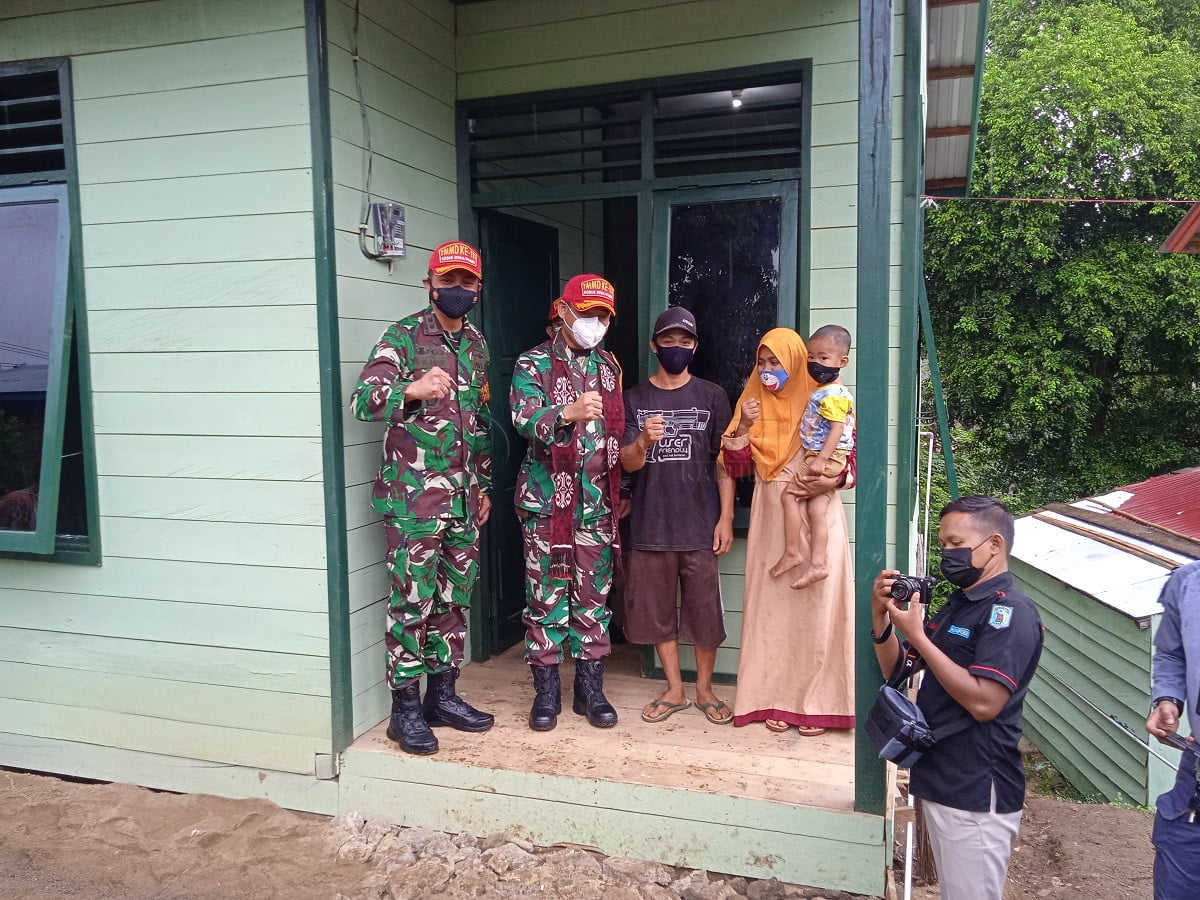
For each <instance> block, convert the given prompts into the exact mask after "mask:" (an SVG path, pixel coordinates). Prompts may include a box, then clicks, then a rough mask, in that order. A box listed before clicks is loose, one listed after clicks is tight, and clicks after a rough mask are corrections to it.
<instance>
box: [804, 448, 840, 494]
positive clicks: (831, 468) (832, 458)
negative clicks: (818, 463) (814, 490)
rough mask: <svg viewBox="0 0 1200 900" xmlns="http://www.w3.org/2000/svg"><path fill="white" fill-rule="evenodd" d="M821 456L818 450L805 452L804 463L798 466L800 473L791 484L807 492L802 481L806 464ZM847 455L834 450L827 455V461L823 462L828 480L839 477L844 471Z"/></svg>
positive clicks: (805, 472) (805, 473)
mask: <svg viewBox="0 0 1200 900" xmlns="http://www.w3.org/2000/svg"><path fill="white" fill-rule="evenodd" d="M820 455H821V451H820V450H805V451H804V463H803V464H802V465H801V466H800V471H799V472H797V473H796V475H795V477H794V478H792V483H793V484H795V485H798V486H800V487H804V488H805V489H806V490H807V487H806V485H805V484H804V482H803V481H802V479H803V478H804V476H805V475H807V474H808V464H809V463H811V462H812V461H813V460H814V459H816V458H817V457H818V456H820ZM847 456H848V454H847V453H846V451H845V450H834V451H833V452H832V453H831V454H829V459H828V460H826V461H825V474H826V475H827V476H829V477H830V478H832V477H834V476H836V475H841V474H842V472H844V471H846V458H847Z"/></svg>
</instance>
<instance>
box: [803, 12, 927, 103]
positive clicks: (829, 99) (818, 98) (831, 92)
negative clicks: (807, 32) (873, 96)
mask: <svg viewBox="0 0 1200 900" xmlns="http://www.w3.org/2000/svg"><path fill="white" fill-rule="evenodd" d="M896 27H897V29H901V30H902V29H903V28H904V17H903V16H897V17H896ZM892 59H893V62H894V66H895V71H900V69H901V68H902V67H903V65H904V54H903V53H896V54H895V56H893V57H892ZM892 95H893V96H895V97H903V96H904V79H903V78H894V79H893V80H892ZM857 99H858V60H848V61H834V62H826V61H820V62H815V63H814V64H813V67H812V102H813V103H814V104H819V103H842V102H845V101H847V100H857Z"/></svg>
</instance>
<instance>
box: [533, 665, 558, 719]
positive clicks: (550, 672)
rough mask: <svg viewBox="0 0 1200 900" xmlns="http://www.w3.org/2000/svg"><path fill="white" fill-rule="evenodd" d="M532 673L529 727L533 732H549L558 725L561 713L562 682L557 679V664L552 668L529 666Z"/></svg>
mask: <svg viewBox="0 0 1200 900" xmlns="http://www.w3.org/2000/svg"><path fill="white" fill-rule="evenodd" d="M529 669H530V671H532V672H533V689H534V690H535V691H537V696H536V697H534V698H533V708H532V709H531V710H529V727H530V728H532V729H533V730H534V731H549V730H550V729H552V728H553V727H554V726H555V725H557V724H558V714H559V713H560V712H562V682H561V680H560V679H559V677H558V664H557V663H555V664H554V665H552V666H530V667H529Z"/></svg>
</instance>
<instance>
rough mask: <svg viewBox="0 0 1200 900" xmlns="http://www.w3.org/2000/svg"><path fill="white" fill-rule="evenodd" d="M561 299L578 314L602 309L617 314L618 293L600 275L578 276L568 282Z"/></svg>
mask: <svg viewBox="0 0 1200 900" xmlns="http://www.w3.org/2000/svg"><path fill="white" fill-rule="evenodd" d="M560 299H561V300H563V301H565V302H566V303H569V304H570V305H571V307H572V308H573V309H575V310H577V311H578V312H586V311H587V310H589V309H595V308H596V307H601V308H603V309H607V310H608V311H609V312H610V313H612V314H613V315H614V316H615V315H616V314H617V292H616V290H614V288H613V286H612V284H611V283H610V282H609V280H608V279H607V278H601V277H600V276H599V275H576V276H575V277H574V278H572V279H571V280H570V281H568V282H567V286H566V287H565V288H563V293H562V297H561V298H560Z"/></svg>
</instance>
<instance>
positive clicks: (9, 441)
mask: <svg viewBox="0 0 1200 900" xmlns="http://www.w3.org/2000/svg"><path fill="white" fill-rule="evenodd" d="M21 435H22V432H21V422H20V421H19V420H18V419H16V418H15V417H13V416H10V415H8V414H6V413H5V412H4V410H2V409H0V494H6V493H8V492H9V491H15V490H18V489H20V488H23V487H25V486H26V484H25V482H26V475H25V472H24V468H23V466H22V464H21V462H22V456H23V454H22V452H21V449H22V446H23V441H22V436H21Z"/></svg>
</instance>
